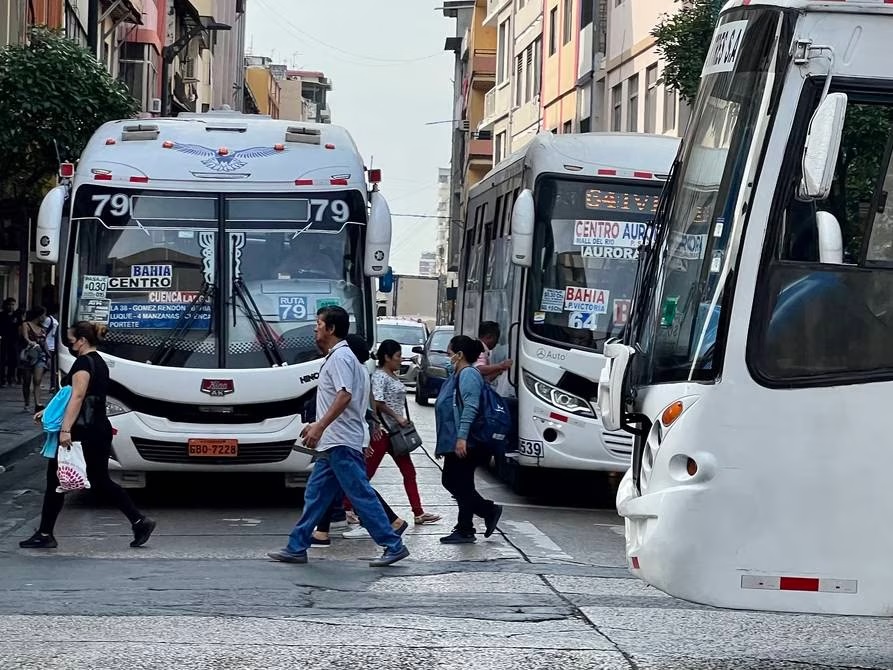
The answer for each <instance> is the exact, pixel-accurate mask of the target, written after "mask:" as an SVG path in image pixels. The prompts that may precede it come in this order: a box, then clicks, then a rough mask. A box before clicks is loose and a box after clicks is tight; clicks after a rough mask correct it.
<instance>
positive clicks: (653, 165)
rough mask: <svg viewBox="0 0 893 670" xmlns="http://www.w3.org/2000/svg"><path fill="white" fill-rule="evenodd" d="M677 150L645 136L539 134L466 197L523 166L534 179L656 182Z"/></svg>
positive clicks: (663, 139) (663, 138) (674, 141)
mask: <svg viewBox="0 0 893 670" xmlns="http://www.w3.org/2000/svg"><path fill="white" fill-rule="evenodd" d="M678 149H679V138H678V137H669V136H667V135H651V134H646V133H576V134H567V135H556V134H554V133H539V134H538V135H537V136H536V137H534V138H533V140H531V141H530V143H529V144H527V146H525V147H524V148H523V149H521V150H520V151H517V152H515V153H514V154H512V155H511V156H509V157H508V158H507V159H506V160H504V161H501V162H500V163H499V164H497V165H496V166H495V167H494V168H493V169H492V170H490V172H488V173H487V175H486V176H485V177H484V178H483V179H482V180H481V181H480V182H478V183H477V184H475V185H474V186H473V187H472V188H471V190H470V192H469V197H473V196H475V195H477V194H478V193H479V192H481V191H484V190H486V189H487V188H490V187H491V186H492V185H493V184H494V183H497V182H499V181H500V179H499V175H500V173H503V172H505V171H508V170H509V168H511V167H512V166H514V165H517V164H518V163H523V164H524V167H525V168H529V169H530V170H531V171H532V172H533V176H534V178H536V176H537V175H539V174H541V173H544V172H548V173H553V174H566V175H568V176H584V175H589V176H613V177H631V178H638V179H656V178H657V179H660V178H663V177H664V176H665V175H666V173H667V172H668V171H669V169H670V166H671V165H672V163H673V159H674V158H675V157H676V152H677V150H678Z"/></svg>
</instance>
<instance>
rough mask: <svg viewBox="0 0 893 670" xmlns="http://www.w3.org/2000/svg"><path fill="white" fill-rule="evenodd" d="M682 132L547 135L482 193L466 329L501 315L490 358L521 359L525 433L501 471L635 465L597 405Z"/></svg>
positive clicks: (514, 387) (462, 325) (522, 475)
mask: <svg viewBox="0 0 893 670" xmlns="http://www.w3.org/2000/svg"><path fill="white" fill-rule="evenodd" d="M677 148H678V140H676V139H674V138H670V137H663V136H658V135H642V134H629V133H624V134H621V133H616V134H611V133H586V134H577V135H570V134H568V135H553V134H551V133H542V134H540V135H538V136H537V137H536V138H535V139H534V140H533V141H532V142H531V143H530V144H529V145H528V146H527V147H526V148H525V149H524V150H523V151H521V152H519V153H517V154H515V155H513V156H512V157H510V158H509V159H508V160H506V161H504V162H502V163H500V164H499V165H497V166H496V167H495V168H494V169H493V170H492V171H491V172H490V173H489V174H488V175H487V176H486V177H485V178H484V179H483V180H482V181H481V182H480V183H479V184H477V185H476V186H474V187H473V188H472V189H471V191H470V194H469V199H468V208H467V219H466V224H465V237H464V241H463V249H462V260H461V263H460V281H459V287H460V288H459V295H458V302H457V314H456V322H457V332H461V333H464V334H466V335H470V336H472V337H476V336H477V334H478V328H479V326H480V324H481V323H482V322H484V321H495V322H496V323H498V324H499V325H500V330H501V340H500V343H499V345H498V346H497V347H496V348H495V349H494V351H493V352H492V355H491V362H499V361H501V360H505V359H506V358H512V359H513V360H514V365H513V368H512V369H511V371H510V373H509V378H508V381H509V382H510V385H509V384H503V385H502V388H501V391H502V392H503V393H504V394H505V392H506V391H508V390H509V388H508V387H509V386H510V387H511V390H510V391H509V393H510V395H514V396H516V397H517V416H516V428H517V433H516V436H515V438H516V439H514V440H513V443H514V444H513V445H512V447H513V448H515V450H514V451H511V452H510V453H509V454H508V456H507V458H506V459H504V460H502V462H500V463H499V471H500V474H501V476H502V477H503V478H504V479H505V480H506V481H507V482H508V483H510V484H511V485H512V486H513V488H515V489H516V491H518V492H525V491H530V490H531V489H533V488H534V485H535V480H536V474H537V473H541V472H542V471H543V470H546V469H548V470H593V471H604V472H622V471H624V470H626V469H627V468H628V467H629V461H630V454H631V452H632V440H631V438H630V436H629V435H628V434H626V433H624V432H623V431H613V432H608V431H604V430H602V426H601V422H600V420H599V417H598V414H597V411H596V396H597V389H598V379H599V370H600V369H601V365H602V363H603V360H604V358H603V356H602V346H603V344H604V342H605V341H606V340H607V339H608V338H610V337H613V336H616V335H617V334H619V332H620V330H621V329H622V328H623V326H624V324H625V322H626V316H627V312H628V309H629V299H630V297H631V294H632V289H633V282H634V280H635V275H636V264H637V258H638V247H639V245H640V244H641V241H642V239H643V236H644V232H645V228H646V226H647V224H648V223H649V222H650V221H651V219H652V217H653V215H654V211H655V208H656V206H657V202H658V199H659V197H660V193H661V189H662V187H663V184H664V181H665V179H666V173H667V172H668V171H669V168H670V165H671V164H672V162H673V158H674V156H675V154H676V151H677Z"/></svg>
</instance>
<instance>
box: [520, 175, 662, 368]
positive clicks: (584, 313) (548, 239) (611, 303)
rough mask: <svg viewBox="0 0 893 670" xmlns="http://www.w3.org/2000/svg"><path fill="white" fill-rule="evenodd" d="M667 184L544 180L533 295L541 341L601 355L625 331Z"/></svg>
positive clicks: (534, 327) (532, 321) (530, 305)
mask: <svg viewBox="0 0 893 670" xmlns="http://www.w3.org/2000/svg"><path fill="white" fill-rule="evenodd" d="M661 186H662V185H661V184H660V183H658V182H652V183H647V182H646V183H634V182H629V183H623V182H614V183H607V182H599V183H593V182H591V181H582V180H570V179H558V178H546V179H543V180H541V181H540V183H539V184H538V188H537V193H536V200H537V204H536V231H535V234H534V243H533V244H534V254H533V258H534V262H533V267H532V269H531V271H530V273H529V287H528V292H527V295H528V301H527V317H526V318H527V328H528V331H529V333H530V334H531V335H532V336H533V337H535V338H539V339H543V340H549V341H553V342H556V343H559V344H562V345H572V346H574V347H583V348H587V349H591V350H595V351H601V349H602V346H603V345H604V342H605V340H606V339H608V338H609V337H611V336H614V335H616V334H618V333H619V332H620V330H621V329H622V328H623V326H624V324H625V323H626V318H627V314H628V313H629V301H630V298H631V295H632V290H633V283H634V281H635V276H636V261H637V259H638V249H639V246H640V245H641V243H642V240H643V239H644V236H645V230H646V228H647V225H648V223H649V222H650V221H651V219H652V216H653V214H654V211H655V209H656V207H657V202H658V200H659V198H660V191H661Z"/></svg>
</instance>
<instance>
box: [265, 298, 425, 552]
mask: <svg viewBox="0 0 893 670" xmlns="http://www.w3.org/2000/svg"><path fill="white" fill-rule="evenodd" d="M349 328H350V318H349V316H348V314H347V312H346V311H345V310H344V309H343V308H342V307H337V306H331V307H323V308H322V309H320V310H319V311H318V312H317V315H316V343H317V344H318V345H319V347H320V349H322V351H324V352H326V360H325V362H324V363H323V366H322V369H321V370H320V372H319V384H318V386H317V389H316V420H315V421H314V422H313V423H311V424H308V425H307V426H306V427H305V428H304V430H303V432H302V433H301V437H302V438H303V441H304V446H306V447H309V448H310V449H315V450H316V451H317V452H319V454H320V455H319V458H318V459H317V460H316V463H315V464H314V466H313V471H312V472H311V474H310V479H309V480H308V482H307V489H306V491H305V492H304V511H303V513H302V514H301V518H300V520H299V521H298V523H297V524H296V525H295V527H294V530H292V532H291V535H289V541H288V545H287V546H286V547H285V548H284V549H280V550H279V551H275V552H270V553H269V554H268V556H269V557H270V558H272V559H273V560H276V561H282V562H285V563H306V562H307V549H308V548H309V547H310V545H311V541H312V536H313V530H314V529H315V528H316V525H317V524H318V523H319V521H320V520H321V519H322V518H323V516H324V515H325V514H326V512H327V511H328V510H329V507H330V506H331V505H332V501H333V500H334V499H335V497H336V496H338V495H340V494H341V491H342V490H343V491H344V494H345V495H347V497H348V498H349V499H350V501H351V503H352V504H353V507H354V509H355V510H356V512H357V514H358V515H359V517H360V518H361V519H362V520H363V524H364V526H365V528H366V530H368V531H369V535H371V536H372V539H373V540H375V542H376V544H378V545H379V546H383V547H385V550H384V553H383V554H382V555H381V557H380V558H377V559H374V560H372V561H370V563H369V565H370V566H372V567H383V566H386V565H391V564H393V563H396V562H397V561H400V560H403V559H404V558H406V557H407V556H409V549H407V548H406V545H404V544H403V540H402V539H401V538H400V535H399V534H398V533H397V532H396V531H395V530H394V528H393V527H392V526H391V524H390V523H389V522H388V518H387V516H386V515H385V511H384V509H383V508H382V505H381V503H380V502H379V500H378V498H377V497H376V495H375V491H373V490H372V485H371V484H370V483H369V479H368V477H367V476H366V463H365V455H364V453H363V447H364V446H365V443H366V439H367V430H368V429H367V425H366V409H367V408H368V407H369V381H368V380H369V374H368V372H367V371H366V369H365V368H364V367H363V365H362V364H361V363H360V362H359V360H357V357H356V356H355V355H354V354H353V352H352V351H351V350H350V347H348V345H347V342H346V341H345V338H346V337H347V334H348V330H349Z"/></svg>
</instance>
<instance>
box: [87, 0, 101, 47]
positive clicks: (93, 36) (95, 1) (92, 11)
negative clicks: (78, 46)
mask: <svg viewBox="0 0 893 670" xmlns="http://www.w3.org/2000/svg"><path fill="white" fill-rule="evenodd" d="M87 46H89V47H90V50H91V51H92V52H93V57H94V58H98V57H99V0H87Z"/></svg>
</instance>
